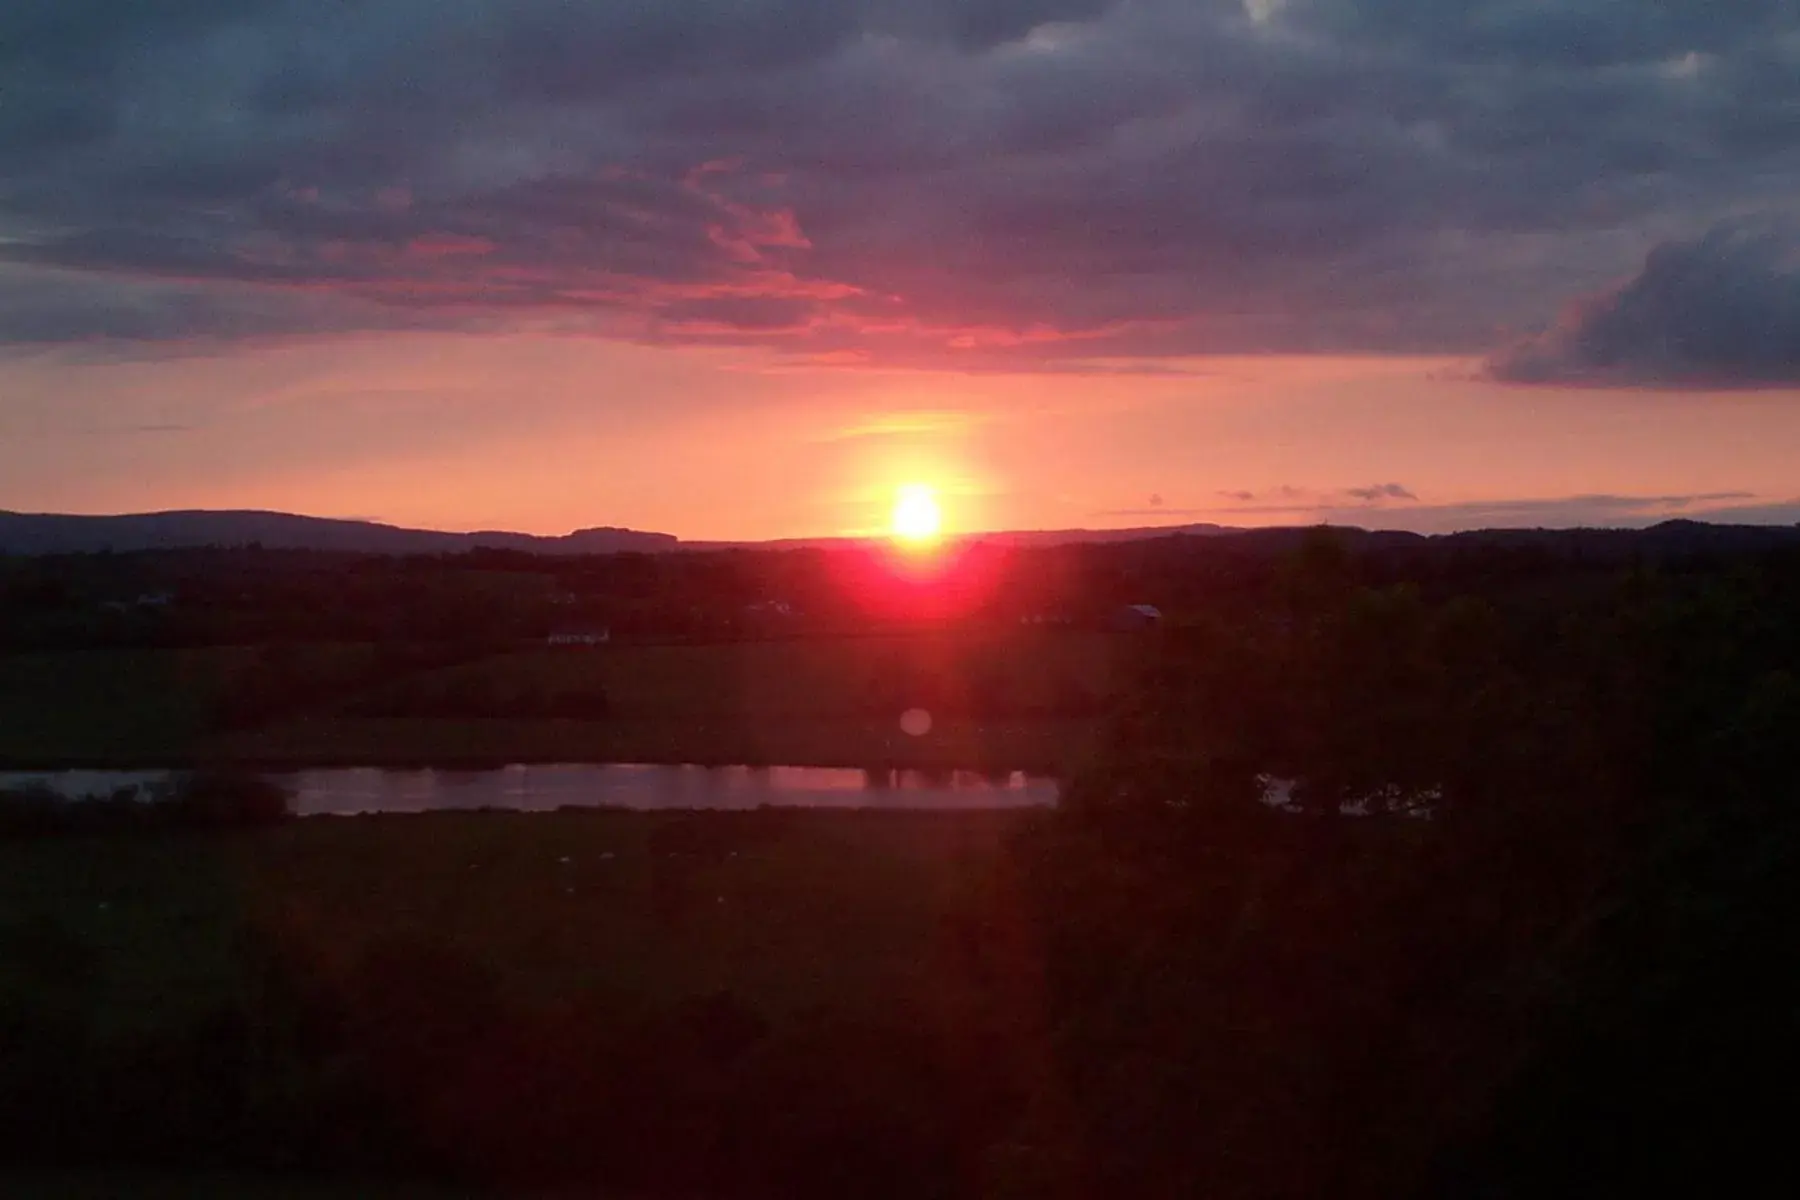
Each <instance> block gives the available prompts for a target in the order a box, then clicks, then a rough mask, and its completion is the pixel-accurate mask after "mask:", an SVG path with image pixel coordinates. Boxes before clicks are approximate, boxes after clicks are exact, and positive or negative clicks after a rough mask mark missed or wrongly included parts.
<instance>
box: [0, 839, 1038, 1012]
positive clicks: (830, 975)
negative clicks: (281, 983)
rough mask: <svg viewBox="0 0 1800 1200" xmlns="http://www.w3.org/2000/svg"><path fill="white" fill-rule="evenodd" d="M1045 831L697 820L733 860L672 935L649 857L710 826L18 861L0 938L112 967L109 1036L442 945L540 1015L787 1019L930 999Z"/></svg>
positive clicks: (114, 852) (709, 869) (38, 847)
mask: <svg viewBox="0 0 1800 1200" xmlns="http://www.w3.org/2000/svg"><path fill="white" fill-rule="evenodd" d="M1027 819H1029V818H1028V817H1027V816H1025V815H1023V814H1020V813H1017V812H1000V811H975V812H958V813H931V812H895V811H886V812H881V811H807V812H800V811H778V810H765V811H761V812H750V813H735V814H723V813H709V814H706V815H705V816H704V817H702V818H699V819H698V823H699V825H700V826H701V827H703V828H705V829H706V830H708V831H710V832H708V833H707V834H706V835H705V836H706V837H708V838H709V839H710V840H709V842H708V845H709V846H711V847H713V848H715V849H717V850H718V852H717V853H716V854H711V855H702V856H698V857H693V858H692V860H691V862H690V863H689V865H687V866H685V867H683V868H682V869H681V870H680V872H679V875H678V878H676V879H675V881H674V882H675V884H676V886H677V887H678V889H679V895H678V896H677V897H676V899H677V900H679V901H680V902H681V905H682V908H681V911H680V912H679V913H677V914H676V918H677V919H675V920H671V918H670V914H669V913H668V912H667V911H666V907H667V906H666V903H664V902H665V901H666V900H667V899H668V897H667V896H666V895H664V896H662V897H660V898H659V895H658V892H659V889H661V890H663V891H665V892H666V891H667V885H668V884H669V882H670V880H669V879H668V878H661V879H659V877H658V873H659V870H660V869H661V868H660V867H659V859H658V856H657V855H655V854H653V853H652V848H653V846H655V845H658V844H659V843H658V842H657V840H656V839H658V838H659V836H660V837H662V838H668V837H669V836H671V835H670V834H668V833H666V832H664V833H662V834H660V835H659V832H658V831H659V830H660V831H667V830H669V829H671V828H673V829H675V831H676V833H675V834H674V835H673V836H676V837H680V836H683V835H685V834H687V833H688V831H689V830H690V829H691V828H692V827H693V824H694V823H695V822H696V818H693V817H690V816H686V815H683V814H678V813H677V814H670V813H654V814H653V813H633V812H622V811H616V810H599V811H594V812H587V813H557V814H532V815H510V814H494V813H476V814H449V813H445V814H432V815H427V816H391V817H356V818H319V819H313V820H305V821H296V822H292V823H290V824H288V825H285V826H282V827H280V828H276V829H272V830H264V831H258V832H253V833H244V834H233V835H228V836H212V837H208V836H168V837H141V838H107V839H92V840H86V839H81V840H77V839H66V840H52V841H42V842H31V843H11V844H0V914H5V915H6V920H5V921H0V926H5V927H8V928H18V927H22V926H28V925H30V924H32V923H34V922H36V923H49V924H51V925H53V926H54V927H56V928H58V929H61V930H65V931H66V932H67V934H68V935H70V936H71V937H72V939H73V940H74V941H75V942H78V943H80V944H82V945H85V946H88V947H91V948H92V949H93V950H94V951H95V952H96V954H97V965H96V971H97V985H96V990H95V992H94V996H95V998H96V1000H97V1003H98V1005H99V1007H98V1010H97V1012H96V1016H97V1018H98V1019H99V1024H100V1025H101V1026H102V1027H103V1028H105V1029H109V1030H113V1031H117V1032H128V1031H131V1030H134V1029H143V1028H156V1027H162V1026H168V1025H172V1024H175V1023H178V1022H180V1021H182V1020H185V1019H188V1018H190V1017H192V1016H193V1015H195V1014H196V1013H199V1012H203V1011H205V1010H206V1009H207V1008H209V1007H210V1006H213V1005H216V1004H217V1003H219V1002H220V1001H221V1000H223V999H225V998H227V992H228V989H230V988H231V987H233V986H235V985H234V970H235V960H234V957H233V956H234V954H236V953H237V952H238V950H239V948H240V947H241V946H242V944H243V942H244V939H245V938H246V937H252V938H261V939H268V940H273V941H276V942H280V943H282V944H292V945H299V946H304V947H306V948H307V951H306V952H307V953H308V954H310V955H316V956H317V960H318V961H317V962H316V964H315V965H316V968H317V970H319V971H320V972H323V973H324V975H326V976H331V975H333V974H334V973H337V972H347V971H349V970H350V969H351V965H352V964H353V963H355V962H356V961H357V960H358V959H359V957H360V956H361V955H363V953H364V952H365V951H366V950H367V949H368V948H369V947H371V946H375V945H379V944H382V943H384V942H390V941H394V940H396V939H399V940H405V939H421V940H430V941H432V942H434V943H437V944H441V945H444V946H447V947H449V948H451V949H453V950H454V951H456V952H457V953H459V954H461V955H464V956H466V957H467V958H469V959H470V960H472V961H474V962H476V963H479V964H481V965H483V966H484V967H487V968H491V969H492V970H494V971H495V972H497V973H498V975H499V977H500V978H501V979H502V980H503V981H504V982H505V984H506V986H507V987H508V988H509V989H512V990H513V991H514V992H515V993H516V995H517V998H519V999H520V1000H522V1001H552V1000H570V999H573V998H583V999H586V1000H593V1001H596V1002H600V1001H604V1002H605V1003H607V1004H608V1005H618V1006H621V1007H623V1008H627V1009H629V1008H634V1007H637V1006H641V1005H652V1006H654V1005H659V1004H664V1003H667V1002H670V1001H672V1000H675V999H680V998H682V997H686V996H692V995H701V994H706V993H709V992H714V991H720V990H727V991H730V992H732V993H734V994H736V995H739V996H741V997H743V998H744V999H745V1000H746V1001H747V1002H749V1003H751V1004H753V1005H755V1006H756V1007H758V1008H759V1009H761V1010H764V1011H767V1012H770V1013H776V1014H778V1013H782V1012H788V1011H793V1010H796V1009H800V1008H804V1007H806V1006H807V1005H812V1004H818V1003H823V1002H827V1001H830V1002H857V1001H861V1000H866V999H872V998H879V997H893V996H897V995H905V994H910V993H912V992H914V991H916V990H917V989H919V988H921V987H924V986H926V985H927V982H928V980H927V974H926V973H927V971H928V961H929V957H930V955H929V950H930V948H931V944H932V939H933V938H934V936H935V935H936V932H937V928H938V923H939V921H940V920H941V918H942V915H943V913H944V912H945V911H946V910H947V907H948V906H949V904H950V903H951V901H952V900H953V899H954V898H955V896H956V894H957V890H958V889H959V888H962V887H965V886H968V885H969V884H970V882H971V881H972V880H977V879H980V878H984V877H985V875H986V873H987V871H988V869H989V868H990V867H991V866H992V864H993V862H994V861H995V858H996V856H997V855H998V854H999V853H1000V850H1001V848H1002V845H1003V843H1004V840H1005V838H1006V835H1007V833H1008V831H1010V830H1012V829H1015V828H1018V827H1019V825H1020V823H1021V822H1022V821H1024V820H1027ZM662 861H664V862H666V861H667V855H666V854H665V855H663V857H662ZM684 861H687V860H684ZM659 904H663V907H662V908H659ZM6 952H7V951H6V950H5V948H4V946H0V956H3V955H4V954H5V953H6ZM3 973H4V963H3V960H0V974H3Z"/></svg>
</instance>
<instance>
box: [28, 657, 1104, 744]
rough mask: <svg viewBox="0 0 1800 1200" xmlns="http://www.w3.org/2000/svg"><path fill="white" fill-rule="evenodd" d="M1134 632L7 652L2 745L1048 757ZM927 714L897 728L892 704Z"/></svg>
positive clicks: (1098, 691) (1087, 711)
mask: <svg viewBox="0 0 1800 1200" xmlns="http://www.w3.org/2000/svg"><path fill="white" fill-rule="evenodd" d="M1131 644H1132V642H1131V639H1129V638H1120V637H1117V636H1115V635H1110V634H1104V633H1078V632H1067V631H1056V632H1037V631H1017V632H1013V631H1000V632H992V631H990V632H981V633H926V634H914V635H890V636H871V637H860V638H835V639H816V640H792V641H769V642H744V643H727V644H715V645H630V644H624V645H610V646H604V647H598V648H591V649H557V650H549V649H543V648H536V649H530V650H523V651H518V652H513V653H506V654H496V655H489V656H486V657H480V658H476V659H473V660H471V661H464V662H458V663H455V664H453V665H449V666H439V667H430V666H425V667H420V666H416V665H411V664H407V663H403V662H402V663H397V664H396V663H388V662H384V659H383V654H384V648H383V647H376V646H357V645H327V646H298V647H280V648H257V647H222V648H211V649H196V650H117V651H113V650H88V651H81V652H75V653H63V654H31V655H13V656H5V657H0V764H5V763H10V764H15V765H18V766H31V767H49V766H56V765H87V766H122V767H126V766H139V765H161V764H167V765H185V764H189V763H203V764H213V765H226V764H244V765H255V764H281V765H296V766H299V765H382V764H396V765H401V764H441V765H488V764H495V763H504V762H518V761H525V762H529V761H539V762H541V761H635V762H713V763H737V762H749V763H785V764H793V765H816V766H869V765H892V766H900V767H970V768H981V767H995V768H1008V769H1013V768H1024V769H1035V770H1045V771H1052V770H1057V769H1060V768H1064V767H1067V766H1070V765H1073V764H1074V763H1075V762H1078V761H1079V760H1080V758H1081V756H1082V755H1083V754H1084V753H1085V752H1086V750H1087V748H1088V746H1089V744H1090V741H1091V736H1092V732H1093V729H1094V727H1095V724H1096V714H1097V713H1098V712H1099V711H1100V710H1101V709H1102V708H1103V707H1104V704H1105V702H1106V699H1107V697H1109V696H1110V695H1111V694H1112V693H1113V692H1114V691H1115V690H1116V688H1117V687H1118V685H1119V681H1120V678H1121V675H1122V672H1123V670H1124V665H1123V664H1122V662H1121V659H1122V657H1123V653H1124V651H1125V649H1126V648H1127V647H1129V646H1130V645H1131ZM913 707H920V708H925V709H927V710H928V711H930V712H931V713H932V715H933V718H934V725H933V729H932V731H931V733H930V734H928V735H926V736H923V737H909V736H906V735H904V734H902V733H901V732H900V730H899V726H898V718H899V715H900V714H901V713H902V712H903V711H905V710H906V709H908V708H913Z"/></svg>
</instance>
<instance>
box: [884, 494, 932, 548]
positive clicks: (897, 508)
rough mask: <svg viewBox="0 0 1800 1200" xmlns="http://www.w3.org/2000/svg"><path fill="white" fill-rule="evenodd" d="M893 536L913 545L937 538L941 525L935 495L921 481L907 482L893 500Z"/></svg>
mask: <svg viewBox="0 0 1800 1200" xmlns="http://www.w3.org/2000/svg"><path fill="white" fill-rule="evenodd" d="M893 525H894V537H895V538H897V539H898V540H900V541H902V542H910V543H912V544H913V545H924V544H926V543H928V542H932V541H935V540H937V536H938V531H939V530H940V529H941V528H942V526H943V513H942V512H941V511H940V510H939V509H938V502H937V495H936V494H935V493H934V492H933V491H932V490H931V488H930V487H929V486H928V485H926V484H923V483H909V484H907V485H906V486H904V487H902V488H901V489H900V494H899V496H898V497H897V498H896V499H895V500H894V517H893Z"/></svg>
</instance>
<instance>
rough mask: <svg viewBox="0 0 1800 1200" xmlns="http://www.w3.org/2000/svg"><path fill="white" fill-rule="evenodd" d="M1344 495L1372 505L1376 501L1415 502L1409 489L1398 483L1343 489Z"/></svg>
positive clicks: (1414, 497)
mask: <svg viewBox="0 0 1800 1200" xmlns="http://www.w3.org/2000/svg"><path fill="white" fill-rule="evenodd" d="M1344 494H1345V495H1346V496H1349V497H1350V498H1351V499H1353V500H1364V501H1368V502H1370V503H1373V502H1375V501H1378V500H1417V499H1418V497H1417V496H1415V495H1413V493H1412V491H1411V489H1409V488H1407V487H1406V486H1404V485H1403V484H1398V483H1376V484H1371V485H1370V486H1368V487H1354V488H1345V489H1344Z"/></svg>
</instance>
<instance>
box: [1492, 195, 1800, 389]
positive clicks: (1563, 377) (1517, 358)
mask: <svg viewBox="0 0 1800 1200" xmlns="http://www.w3.org/2000/svg"><path fill="white" fill-rule="evenodd" d="M1492 368H1493V371H1494V373H1495V374H1496V375H1498V376H1499V377H1501V378H1503V379H1510V380H1515V381H1518V382H1525V383H1585V384H1640V385H1641V384H1659V383H1669V384H1686V385H1699V386H1712V387H1740V386H1758V385H1793V384H1795V383H1800V238H1796V237H1795V236H1794V233H1793V230H1792V229H1791V228H1789V229H1782V228H1778V227H1770V226H1768V225H1766V224H1761V225H1745V224H1742V223H1730V224H1725V225H1721V226H1719V227H1718V228H1715V229H1713V230H1712V231H1711V232H1709V233H1707V234H1706V235H1705V236H1704V237H1701V238H1699V239H1697V240H1694V241H1689V242H1669V243H1665V244H1664V245H1662V246H1659V247H1657V249H1656V250H1654V251H1653V252H1652V253H1651V254H1650V256H1649V258H1648V259H1646V260H1645V262H1644V267H1643V270H1641V271H1640V272H1639V273H1638V274H1637V276H1636V277H1635V278H1633V279H1631V280H1630V281H1629V282H1627V283H1625V284H1624V285H1623V286H1621V287H1619V288H1616V289H1614V290H1613V291H1610V292H1606V293H1603V294H1601V295H1598V296H1596V297H1594V298H1593V299H1591V300H1588V301H1586V302H1584V303H1582V304H1580V305H1578V306H1576V307H1575V308H1574V309H1572V310H1571V312H1570V313H1569V314H1568V316H1567V317H1566V318H1565V319H1564V320H1563V322H1562V323H1561V324H1559V325H1558V326H1556V327H1555V328H1553V329H1551V330H1550V331H1549V332H1547V333H1545V334H1543V335H1541V336H1539V337H1536V338H1533V339H1531V340H1529V341H1527V342H1524V343H1522V344H1521V345H1519V346H1516V347H1514V348H1512V349H1511V350H1509V351H1507V352H1506V353H1504V354H1502V355H1500V356H1498V357H1497V358H1496V359H1495V361H1494V363H1493V364H1492Z"/></svg>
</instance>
